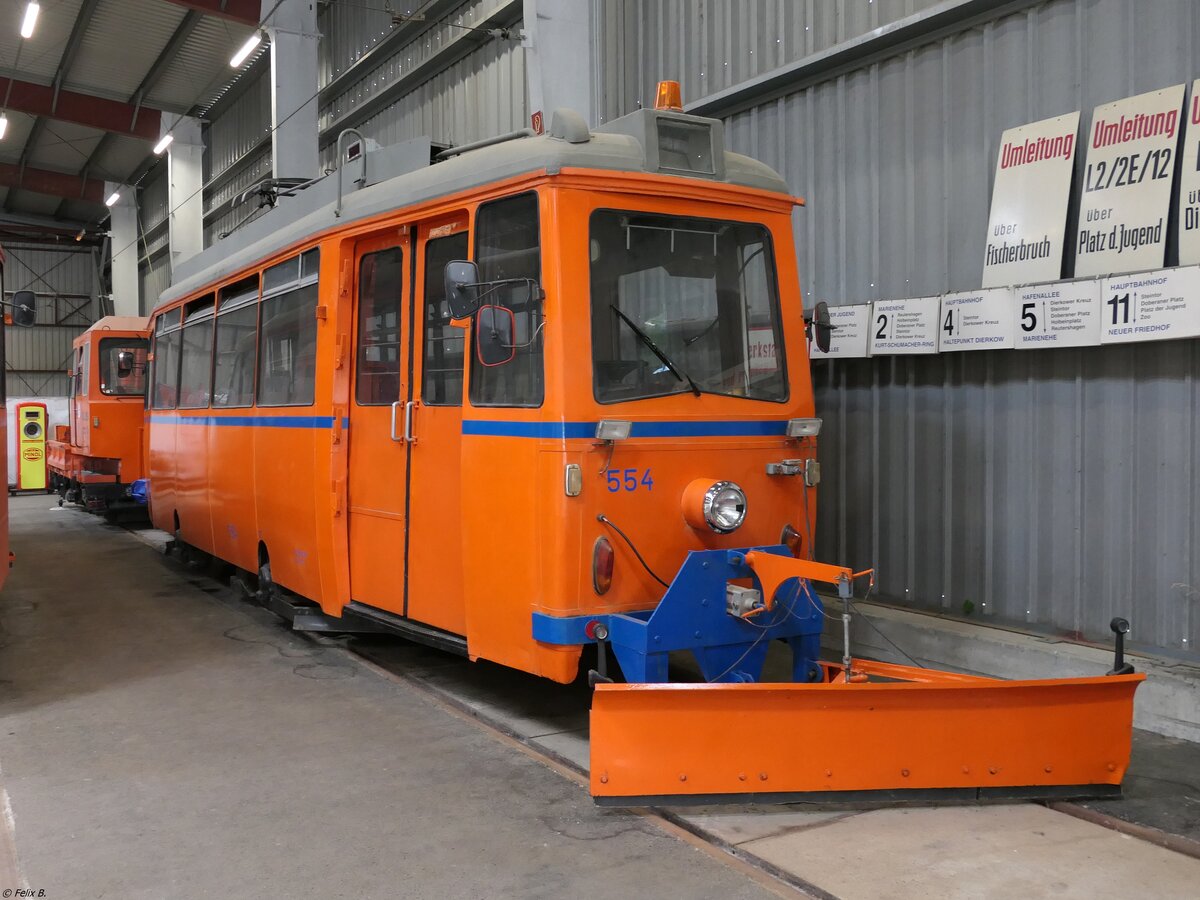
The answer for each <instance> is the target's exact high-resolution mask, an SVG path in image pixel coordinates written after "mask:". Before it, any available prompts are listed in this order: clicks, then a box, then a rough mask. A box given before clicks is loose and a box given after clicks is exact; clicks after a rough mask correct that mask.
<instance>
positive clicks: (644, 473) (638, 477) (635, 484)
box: [608, 469, 654, 494]
mask: <svg viewBox="0 0 1200 900" xmlns="http://www.w3.org/2000/svg"><path fill="white" fill-rule="evenodd" d="M641 488H645V489H646V490H648V491H650V490H653V489H654V479H653V478H651V477H650V470H649V469H609V470H608V492H609V493H610V494H616V493H618V492H619V491H636V490H640V489H641Z"/></svg>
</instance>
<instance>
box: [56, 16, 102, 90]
mask: <svg viewBox="0 0 1200 900" xmlns="http://www.w3.org/2000/svg"><path fill="white" fill-rule="evenodd" d="M99 5H100V0H83V5H82V6H80V7H79V13H78V14H77V15H76V16H75V24H74V25H73V26H71V36H70V37H69V38H67V46H66V47H65V48H63V54H62V57H60V58H59V60H58V71H56V72H55V73H54V99H53V101H52V105H55V104H57V103H58V94H59V91H61V90H62V86H63V82H64V81H66V79H67V75H69V74H70V72H71V66H73V65H75V57H76V56H78V55H79V48H80V46H81V45H82V44H83V36H84V35H85V34H86V33H87V30H88V26H89V25H91V24H92V16H93V15H94V14H95V12H96V7H97V6H99Z"/></svg>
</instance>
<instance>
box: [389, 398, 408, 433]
mask: <svg viewBox="0 0 1200 900" xmlns="http://www.w3.org/2000/svg"><path fill="white" fill-rule="evenodd" d="M399 408H400V401H399V400H397V401H396V402H395V403H393V404H392V440H393V441H403V440H407V438H405V437H401V436H400V435H398V434H396V412H397V410H398V409H399ZM407 416H408V413H407V412H406V413H405V420H406V421H407ZM404 427H405V430H406V431H407V429H408V426H407V425H405V426H404Z"/></svg>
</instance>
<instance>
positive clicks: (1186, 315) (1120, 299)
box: [1100, 266, 1200, 344]
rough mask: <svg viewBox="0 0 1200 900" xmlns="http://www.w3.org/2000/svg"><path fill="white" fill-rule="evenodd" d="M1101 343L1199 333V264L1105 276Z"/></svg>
mask: <svg viewBox="0 0 1200 900" xmlns="http://www.w3.org/2000/svg"><path fill="white" fill-rule="evenodd" d="M1100 321H1101V333H1100V342H1101V343H1102V344H1124V343H1132V342H1134V341H1166V340H1172V339H1174V338H1190V337H1197V336H1200V266H1187V267H1186V268H1181V269H1163V270H1162V271H1159V272H1142V273H1139V274H1137V275H1126V276H1121V277H1118V278H1106V279H1104V290H1103V293H1102V294H1101V310H1100Z"/></svg>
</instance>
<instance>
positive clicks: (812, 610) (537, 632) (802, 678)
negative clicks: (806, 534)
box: [533, 545, 825, 684]
mask: <svg viewBox="0 0 1200 900" xmlns="http://www.w3.org/2000/svg"><path fill="white" fill-rule="evenodd" d="M749 550H757V551H759V552H762V553H772V554H776V555H778V556H788V557H790V556H791V552H790V551H789V550H788V548H787V547H785V546H783V545H777V546H773V547H752V548H747V549H744V550H694V551H692V552H690V553H689V554H688V556H687V559H686V560H684V563H683V565H682V566H680V568H679V572H678V573H677V574H676V575H675V578H674V579H673V580H672V581H671V585H670V587H668V588H667V591H666V593H665V594H664V595H663V598H662V599H661V600H660V601H659V602H658V605H657V606H656V607H654V609H648V610H638V611H634V612H623V613H600V614H595V615H586V616H551V615H547V614H545V613H540V612H535V613H534V614H533V637H534V639H535V640H538V641H541V642H542V643H546V644H559V645H566V646H577V645H580V644H590V643H595V642H596V638H595V637H594V636H593V635H594V633H595V629H596V627H597V626H599V625H603V626H604V627H605V628H607V630H608V641H609V642H610V643H611V644H612V648H613V652H614V653H615V654H616V657H617V662H618V663H620V665H621V671H622V673H623V674H624V675H625V680H626V681H627V682H629V683H631V684H639V683H641V684H662V683H665V682H666V681H667V680H668V678H667V654H668V653H670V652H672V651H679V650H690V651H691V652H692V654H693V655H694V656H695V658H696V662H697V663H698V664H699V666H700V671H701V674H702V675H703V676H704V680H705V681H707V682H715V683H737V682H756V681H761V680H762V671H763V664H764V662H765V661H766V657H767V649H768V647H769V646H770V644H771V641H774V640H784V641H786V642H787V643H788V646H789V647H790V648H791V651H792V680H793V681H795V682H814V681H820V680H821V679H822V677H823V675H822V670H821V667H820V665H818V663H817V657H818V654H819V653H820V649H821V628H822V620H823V618H824V616H825V610H824V607H823V606H822V605H821V601H820V599H819V598H818V597H817V593H816V591H815V590H813V586H812V583H811V582H809V581H807V580H805V579H801V578H791V579H788V580H787V581H785V582H783V584H782V585H780V587H779V589H778V590H777V591H776V594H775V603H774V605H773V606H772V607H771V608H770V609H764V610H762V611H761V612H759V613H758V614H757V615H755V616H751V617H748V618H743V617H741V616H738V615H734V614H731V613H730V612H728V611H727V610H726V600H725V593H726V586H727V585H728V583H729V582H730V581H733V580H735V579H745V578H753V579H754V584H755V587H756V588H758V589H759V590H760V591H761V589H762V585H761V584H760V583H759V581H758V579H757V578H755V576H754V573H753V572H752V571H751V570H750V567H749V566H747V565H746V553H747V552H749ZM764 599H769V598H765V597H764Z"/></svg>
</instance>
